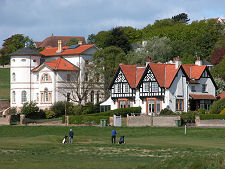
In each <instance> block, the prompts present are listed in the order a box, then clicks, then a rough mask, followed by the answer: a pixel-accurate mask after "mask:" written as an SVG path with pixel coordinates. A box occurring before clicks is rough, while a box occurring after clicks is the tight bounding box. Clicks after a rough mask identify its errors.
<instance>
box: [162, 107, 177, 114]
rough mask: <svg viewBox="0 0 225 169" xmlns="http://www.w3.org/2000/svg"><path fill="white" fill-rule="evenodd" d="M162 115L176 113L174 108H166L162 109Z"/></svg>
mask: <svg viewBox="0 0 225 169" xmlns="http://www.w3.org/2000/svg"><path fill="white" fill-rule="evenodd" d="M160 115H174V112H173V111H172V110H169V109H167V108H165V109H162V110H161V111H160Z"/></svg>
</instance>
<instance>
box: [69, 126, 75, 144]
mask: <svg viewBox="0 0 225 169" xmlns="http://www.w3.org/2000/svg"><path fill="white" fill-rule="evenodd" d="M73 135H74V134H73V130H72V129H70V132H69V143H70V144H72V143H73Z"/></svg>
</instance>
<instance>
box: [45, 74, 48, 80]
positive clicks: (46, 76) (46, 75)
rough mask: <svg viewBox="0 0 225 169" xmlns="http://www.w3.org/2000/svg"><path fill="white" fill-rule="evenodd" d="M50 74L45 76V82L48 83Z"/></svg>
mask: <svg viewBox="0 0 225 169" xmlns="http://www.w3.org/2000/svg"><path fill="white" fill-rule="evenodd" d="M48 80H49V79H48V74H45V82H48Z"/></svg>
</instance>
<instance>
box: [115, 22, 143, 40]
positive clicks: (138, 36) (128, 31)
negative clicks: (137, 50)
mask: <svg viewBox="0 0 225 169" xmlns="http://www.w3.org/2000/svg"><path fill="white" fill-rule="evenodd" d="M119 28H120V30H121V31H123V32H124V34H125V35H126V37H127V39H128V41H129V43H130V44H132V43H137V42H140V41H141V40H142V32H141V31H140V30H138V29H135V28H133V27H131V26H126V27H119Z"/></svg>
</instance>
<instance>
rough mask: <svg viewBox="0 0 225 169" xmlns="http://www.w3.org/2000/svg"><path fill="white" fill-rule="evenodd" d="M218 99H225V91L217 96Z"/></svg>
mask: <svg viewBox="0 0 225 169" xmlns="http://www.w3.org/2000/svg"><path fill="white" fill-rule="evenodd" d="M217 98H218V99H223V98H225V91H224V92H223V93H220V94H219V95H218V96H217Z"/></svg>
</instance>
